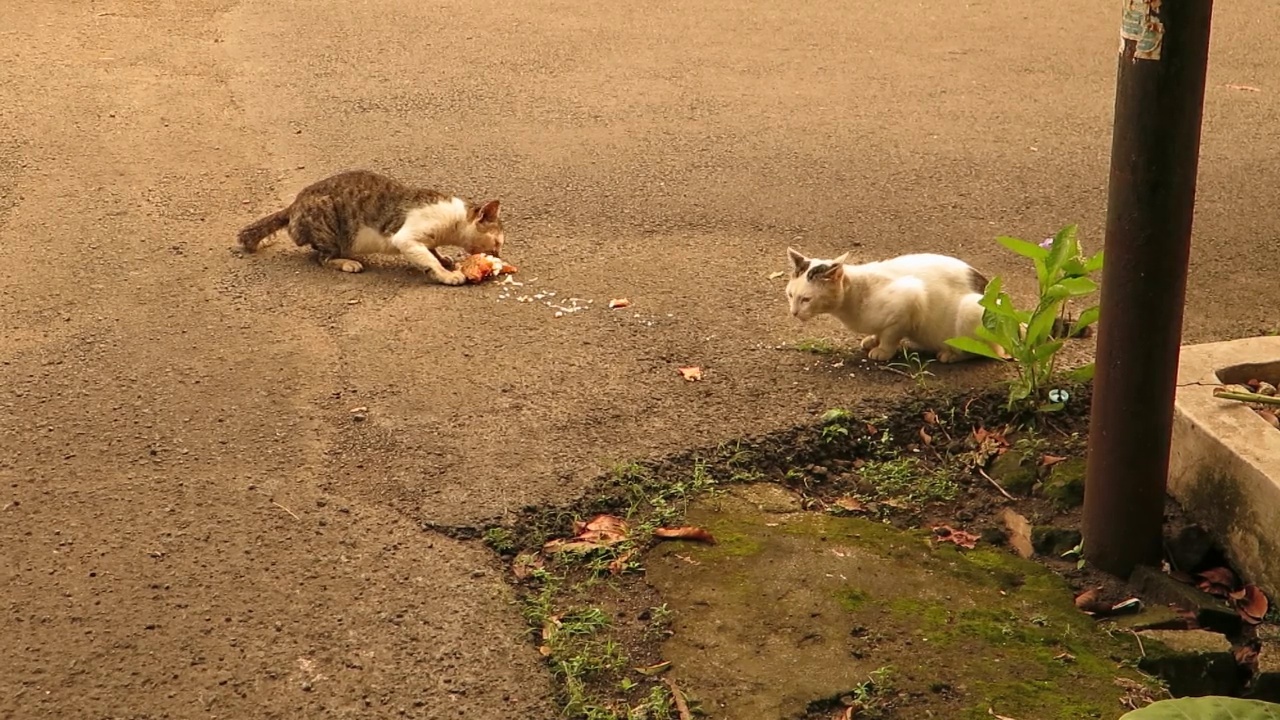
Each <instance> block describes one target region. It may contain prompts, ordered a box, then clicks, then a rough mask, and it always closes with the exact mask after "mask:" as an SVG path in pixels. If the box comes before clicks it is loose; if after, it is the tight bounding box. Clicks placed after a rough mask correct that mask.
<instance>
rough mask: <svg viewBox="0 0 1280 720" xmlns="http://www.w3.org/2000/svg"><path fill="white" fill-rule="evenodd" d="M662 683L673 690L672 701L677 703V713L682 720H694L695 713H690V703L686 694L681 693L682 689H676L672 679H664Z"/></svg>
mask: <svg viewBox="0 0 1280 720" xmlns="http://www.w3.org/2000/svg"><path fill="white" fill-rule="evenodd" d="M662 682H664V683H666V685H667V689H669V690H671V699H672V700H673V701H675V704H676V712H677V713H679V717H680V720H693V713H691V712H689V701H688V700H686V699H685V696H684V693H683V692H681V690H680V688H678V687H676V684H675V682H674V681H673V680H672V679H671V678H663V679H662Z"/></svg>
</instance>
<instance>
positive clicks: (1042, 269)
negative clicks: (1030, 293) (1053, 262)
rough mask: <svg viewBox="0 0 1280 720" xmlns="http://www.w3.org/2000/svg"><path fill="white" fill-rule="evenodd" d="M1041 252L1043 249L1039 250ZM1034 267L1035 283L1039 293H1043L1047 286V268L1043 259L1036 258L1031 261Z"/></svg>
mask: <svg viewBox="0 0 1280 720" xmlns="http://www.w3.org/2000/svg"><path fill="white" fill-rule="evenodd" d="M1041 249H1042V250H1043V249H1044V248H1041ZM1032 264H1034V265H1035V266H1036V283H1037V286H1038V287H1039V288H1040V292H1044V289H1045V287H1047V286H1048V285H1049V266H1048V265H1045V264H1044V259H1042V258H1036V259H1035V260H1033V261H1032Z"/></svg>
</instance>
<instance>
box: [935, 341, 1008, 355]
mask: <svg viewBox="0 0 1280 720" xmlns="http://www.w3.org/2000/svg"><path fill="white" fill-rule="evenodd" d="M947 344H948V345H950V346H951V347H953V348H956V349H957V350H963V351H965V352H967V353H973V354H974V355H981V356H982V357H988V358H991V359H992V360H1002V359H1003V358H1001V357H1000V356H999V355H997V354H996V351H995V350H992V349H991V347H990V346H989V345H987V344H986V343H983V342H979V341H977V340H974V339H973V338H971V337H954V338H951V339H950V340H947Z"/></svg>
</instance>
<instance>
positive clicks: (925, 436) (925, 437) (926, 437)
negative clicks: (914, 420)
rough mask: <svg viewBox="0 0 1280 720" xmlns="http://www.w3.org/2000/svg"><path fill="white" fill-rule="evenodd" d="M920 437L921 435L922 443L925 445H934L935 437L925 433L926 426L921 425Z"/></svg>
mask: <svg viewBox="0 0 1280 720" xmlns="http://www.w3.org/2000/svg"><path fill="white" fill-rule="evenodd" d="M919 435H920V442H922V443H924V444H925V445H932V444H933V436H932V435H930V434H929V433H927V432H925V429H924V426H923V425H921V426H920V433H919Z"/></svg>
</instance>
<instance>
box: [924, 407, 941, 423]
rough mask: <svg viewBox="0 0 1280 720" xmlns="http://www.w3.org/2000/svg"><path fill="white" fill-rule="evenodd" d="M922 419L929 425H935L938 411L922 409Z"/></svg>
mask: <svg viewBox="0 0 1280 720" xmlns="http://www.w3.org/2000/svg"><path fill="white" fill-rule="evenodd" d="M924 421H925V422H926V423H928V424H929V425H937V424H938V413H936V412H934V411H932V410H925V411H924Z"/></svg>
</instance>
